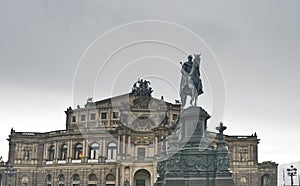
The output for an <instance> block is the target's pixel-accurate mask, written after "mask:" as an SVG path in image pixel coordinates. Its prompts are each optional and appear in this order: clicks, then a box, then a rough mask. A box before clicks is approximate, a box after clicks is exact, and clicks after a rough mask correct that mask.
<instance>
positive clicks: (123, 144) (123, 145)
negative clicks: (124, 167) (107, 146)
mask: <svg viewBox="0 0 300 186" xmlns="http://www.w3.org/2000/svg"><path fill="white" fill-rule="evenodd" d="M125 142H126V136H125V132H124V133H123V143H122V147H123V152H122V154H123V156H124V154H125V144H126V143H125Z"/></svg>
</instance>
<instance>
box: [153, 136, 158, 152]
mask: <svg viewBox="0 0 300 186" xmlns="http://www.w3.org/2000/svg"><path fill="white" fill-rule="evenodd" d="M154 155H155V156H157V155H158V139H157V136H155V143H154Z"/></svg>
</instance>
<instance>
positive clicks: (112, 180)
mask: <svg viewBox="0 0 300 186" xmlns="http://www.w3.org/2000/svg"><path fill="white" fill-rule="evenodd" d="M115 184H116V177H115V176H114V175H113V174H108V175H107V176H106V186H115Z"/></svg>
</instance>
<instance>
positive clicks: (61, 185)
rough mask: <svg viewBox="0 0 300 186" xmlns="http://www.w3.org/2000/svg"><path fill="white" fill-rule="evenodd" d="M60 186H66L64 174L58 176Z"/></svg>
mask: <svg viewBox="0 0 300 186" xmlns="http://www.w3.org/2000/svg"><path fill="white" fill-rule="evenodd" d="M58 186H65V176H64V175H62V174H61V175H59V176H58Z"/></svg>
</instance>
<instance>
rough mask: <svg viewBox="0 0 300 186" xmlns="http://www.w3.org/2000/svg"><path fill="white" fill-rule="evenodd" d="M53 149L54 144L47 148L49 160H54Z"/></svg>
mask: <svg viewBox="0 0 300 186" xmlns="http://www.w3.org/2000/svg"><path fill="white" fill-rule="evenodd" d="M54 150H55V148H54V145H51V146H50V147H49V150H48V155H49V158H48V159H49V161H52V160H54Z"/></svg>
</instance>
